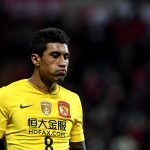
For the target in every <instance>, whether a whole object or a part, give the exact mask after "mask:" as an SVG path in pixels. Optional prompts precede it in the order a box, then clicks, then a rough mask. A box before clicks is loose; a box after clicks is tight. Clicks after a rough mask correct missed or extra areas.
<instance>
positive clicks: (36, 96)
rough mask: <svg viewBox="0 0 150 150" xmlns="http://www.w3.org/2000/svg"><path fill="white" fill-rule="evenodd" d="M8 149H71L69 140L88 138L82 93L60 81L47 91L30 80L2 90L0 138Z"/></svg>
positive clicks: (76, 140)
mask: <svg viewBox="0 0 150 150" xmlns="http://www.w3.org/2000/svg"><path fill="white" fill-rule="evenodd" d="M3 136H5V137H6V141H7V150H30V149H31V150H68V149H69V142H81V141H84V132H83V111H82V105H81V101H80V98H79V96H78V95H77V94H76V93H74V92H71V91H69V90H67V89H65V88H63V87H62V86H60V85H58V84H57V88H56V90H54V91H53V92H52V93H43V92H42V91H40V90H38V89H37V88H35V87H34V86H33V85H32V84H31V83H30V82H29V81H28V80H27V79H22V80H19V81H16V82H13V83H11V84H9V85H7V86H5V87H2V88H1V90H0V138H2V137H3Z"/></svg>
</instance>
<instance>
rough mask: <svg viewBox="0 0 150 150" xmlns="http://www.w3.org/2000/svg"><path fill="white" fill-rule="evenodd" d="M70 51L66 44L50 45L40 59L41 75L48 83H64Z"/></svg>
mask: <svg viewBox="0 0 150 150" xmlns="http://www.w3.org/2000/svg"><path fill="white" fill-rule="evenodd" d="M68 64H69V51H68V46H67V45H66V44H61V43H48V44H47V49H46V50H45V51H44V52H43V55H42V57H40V63H39V75H40V78H41V80H43V81H46V82H62V81H63V80H64V78H65V76H66V75H67V69H68Z"/></svg>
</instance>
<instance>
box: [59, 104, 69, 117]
mask: <svg viewBox="0 0 150 150" xmlns="http://www.w3.org/2000/svg"><path fill="white" fill-rule="evenodd" d="M58 111H59V115H60V116H62V117H65V118H70V117H71V116H70V105H69V104H68V103H66V102H64V101H59V102H58Z"/></svg>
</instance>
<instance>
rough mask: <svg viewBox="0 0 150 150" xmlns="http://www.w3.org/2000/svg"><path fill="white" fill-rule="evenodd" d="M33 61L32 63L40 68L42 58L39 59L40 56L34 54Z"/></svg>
mask: <svg viewBox="0 0 150 150" xmlns="http://www.w3.org/2000/svg"><path fill="white" fill-rule="evenodd" d="M31 60H32V63H33V64H34V65H35V66H39V64H40V58H39V55H38V54H34V53H33V54H32V55H31Z"/></svg>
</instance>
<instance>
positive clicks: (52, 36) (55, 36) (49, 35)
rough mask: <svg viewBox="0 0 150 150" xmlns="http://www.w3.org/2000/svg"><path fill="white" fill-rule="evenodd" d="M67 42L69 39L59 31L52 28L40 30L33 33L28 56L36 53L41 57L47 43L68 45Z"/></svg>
mask: <svg viewBox="0 0 150 150" xmlns="http://www.w3.org/2000/svg"><path fill="white" fill-rule="evenodd" d="M69 41H70V39H69V37H68V36H67V34H66V33H65V32H64V31H63V30H61V29H58V28H52V27H49V28H44V29H40V30H38V31H37V32H35V33H34V35H33V37H32V39H31V42H30V46H29V50H30V54H32V53H37V54H38V55H40V56H42V54H43V52H44V51H45V50H46V45H47V43H62V44H67V45H68V44H69Z"/></svg>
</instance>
